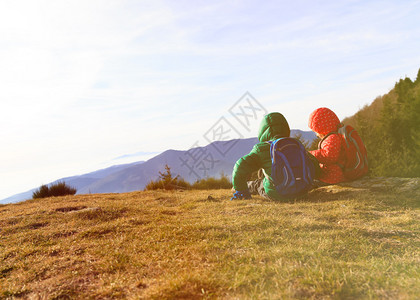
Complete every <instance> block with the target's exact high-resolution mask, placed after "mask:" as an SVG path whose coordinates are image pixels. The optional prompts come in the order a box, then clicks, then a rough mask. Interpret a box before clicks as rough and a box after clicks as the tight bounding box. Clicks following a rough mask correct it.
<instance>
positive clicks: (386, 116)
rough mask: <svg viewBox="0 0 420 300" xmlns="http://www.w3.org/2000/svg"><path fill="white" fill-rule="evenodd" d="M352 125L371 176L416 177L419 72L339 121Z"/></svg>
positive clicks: (418, 170)
mask: <svg viewBox="0 0 420 300" xmlns="http://www.w3.org/2000/svg"><path fill="white" fill-rule="evenodd" d="M343 123H347V124H352V125H353V124H354V127H355V128H356V129H357V131H358V132H359V134H360V136H361V138H362V139H363V142H364V143H365V145H366V149H367V151H368V159H369V168H370V174H371V175H372V176H385V177H418V176H419V174H420V151H419V149H420V70H419V72H418V74H417V79H416V80H415V81H414V82H413V81H412V80H411V79H410V78H405V79H401V80H399V81H398V82H397V83H396V84H395V86H394V88H393V89H392V90H391V91H390V92H389V93H388V94H386V95H384V96H382V97H378V98H377V99H375V101H374V102H373V103H372V104H371V105H369V106H365V107H364V108H362V109H361V110H360V111H358V112H357V113H356V114H355V115H354V116H352V117H350V118H347V119H345V120H343Z"/></svg>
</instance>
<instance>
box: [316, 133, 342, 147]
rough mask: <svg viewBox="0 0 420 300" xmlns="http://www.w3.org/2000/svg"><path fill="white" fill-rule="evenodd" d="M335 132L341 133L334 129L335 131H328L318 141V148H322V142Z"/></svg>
mask: <svg viewBox="0 0 420 300" xmlns="http://www.w3.org/2000/svg"><path fill="white" fill-rule="evenodd" d="M333 134H339V133H338V132H337V131H333V132H330V133H328V134H327V135H326V136H324V137H323V138H322V139H321V140H320V141H319V143H318V149H321V145H322V143H323V142H324V141H325V140H326V139H327V137H329V136H330V135H333Z"/></svg>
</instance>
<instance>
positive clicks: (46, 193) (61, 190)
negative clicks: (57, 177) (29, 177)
mask: <svg viewBox="0 0 420 300" xmlns="http://www.w3.org/2000/svg"><path fill="white" fill-rule="evenodd" d="M76 192H77V190H76V189H75V188H73V187H70V186H68V185H67V184H66V183H65V182H64V181H60V182H57V183H53V184H51V185H50V186H47V185H44V184H43V185H41V186H40V187H39V188H38V189H37V190H36V191H35V192H33V193H32V199H38V198H47V197H58V196H67V195H74V194H76Z"/></svg>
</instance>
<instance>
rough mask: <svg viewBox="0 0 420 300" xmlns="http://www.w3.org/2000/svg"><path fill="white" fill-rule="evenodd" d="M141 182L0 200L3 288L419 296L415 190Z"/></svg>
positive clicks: (187, 295)
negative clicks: (195, 187)
mask: <svg viewBox="0 0 420 300" xmlns="http://www.w3.org/2000/svg"><path fill="white" fill-rule="evenodd" d="M230 196H231V192H230V191H229V190H207V191H206V190H205V191H183V192H181V191H147V192H133V193H127V194H93V195H76V196H67V197H55V198H45V199H38V200H29V201H26V202H22V203H18V204H8V205H1V206H0V298H1V299H16V298H23V299H110V298H112V299H114V298H123V299H214V298H216V299H418V297H419V295H420V251H419V250H420V235H419V233H420V219H419V215H420V210H419V206H420V205H419V204H420V203H419V202H420V201H419V200H418V199H419V194H418V192H401V191H399V190H397V189H393V188H385V189H375V188H355V187H345V186H330V187H322V188H318V189H316V190H313V191H312V192H310V193H309V194H308V195H307V196H305V197H303V198H301V199H297V200H293V201H289V202H283V203H280V202H273V201H267V200H264V199H262V198H261V197H257V196H255V197H253V199H252V200H239V201H230V200H229V199H230Z"/></svg>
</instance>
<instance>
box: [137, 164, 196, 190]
mask: <svg viewBox="0 0 420 300" xmlns="http://www.w3.org/2000/svg"><path fill="white" fill-rule="evenodd" d="M190 187H191V186H190V184H189V183H188V182H186V181H185V180H184V179H183V178H180V177H179V175H178V176H176V177H173V176H172V173H171V168H170V167H169V166H168V165H165V173H162V172H159V179H158V180H151V181H150V182H149V183H148V184H147V185H146V187H145V190H146V191H147V190H158V189H163V190H177V189H182V190H185V189H189V188H190Z"/></svg>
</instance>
